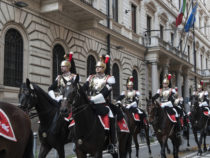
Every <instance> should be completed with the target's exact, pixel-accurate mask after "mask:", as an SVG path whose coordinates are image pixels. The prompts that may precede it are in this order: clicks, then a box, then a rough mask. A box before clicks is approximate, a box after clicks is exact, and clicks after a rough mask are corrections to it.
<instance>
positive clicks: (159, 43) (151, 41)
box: [144, 36, 188, 61]
mask: <svg viewBox="0 0 210 158" xmlns="http://www.w3.org/2000/svg"><path fill="white" fill-rule="evenodd" d="M144 45H145V46H146V47H148V48H149V47H162V48H164V49H166V50H168V51H169V52H171V53H173V54H175V55H177V56H179V57H180V58H182V59H184V60H186V61H188V56H187V55H186V54H184V53H182V52H181V51H180V50H179V49H177V48H176V47H174V46H173V45H172V44H171V43H170V42H166V41H164V40H162V39H160V37H158V36H151V37H145V38H144Z"/></svg>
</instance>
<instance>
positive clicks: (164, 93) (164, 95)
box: [160, 88, 171, 102]
mask: <svg viewBox="0 0 210 158" xmlns="http://www.w3.org/2000/svg"><path fill="white" fill-rule="evenodd" d="M170 93H171V89H170V88H169V89H165V90H164V89H163V90H162V92H161V95H160V98H161V102H167V101H168V98H169V96H170Z"/></svg>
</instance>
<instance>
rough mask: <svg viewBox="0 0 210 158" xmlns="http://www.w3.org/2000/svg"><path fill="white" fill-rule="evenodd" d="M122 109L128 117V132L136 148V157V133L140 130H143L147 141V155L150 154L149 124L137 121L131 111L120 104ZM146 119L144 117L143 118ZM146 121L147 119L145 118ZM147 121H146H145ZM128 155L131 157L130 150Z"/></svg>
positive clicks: (137, 146) (137, 149)
mask: <svg viewBox="0 0 210 158" xmlns="http://www.w3.org/2000/svg"><path fill="white" fill-rule="evenodd" d="M121 109H122V111H123V112H124V113H125V114H126V116H127V118H128V125H129V130H130V134H131V136H132V138H133V141H134V143H135V148H136V157H137V158H138V157H139V143H138V138H137V136H138V134H139V133H140V132H141V130H144V131H145V136H146V141H147V147H148V152H149V155H151V153H152V152H151V148H150V140H149V125H148V124H147V125H146V124H144V123H143V122H141V123H137V122H136V121H135V120H134V118H133V115H132V113H131V112H130V111H129V110H128V109H126V108H125V107H123V106H121ZM145 119H146V118H145ZM146 121H147V120H146ZM147 122H148V121H147ZM129 157H130V158H131V150H130V153H129Z"/></svg>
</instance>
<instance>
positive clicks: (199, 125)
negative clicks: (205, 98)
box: [190, 95, 209, 155]
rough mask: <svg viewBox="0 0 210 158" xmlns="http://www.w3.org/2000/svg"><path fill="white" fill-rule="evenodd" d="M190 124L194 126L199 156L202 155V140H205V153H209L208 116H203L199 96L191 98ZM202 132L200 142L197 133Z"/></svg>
mask: <svg viewBox="0 0 210 158" xmlns="http://www.w3.org/2000/svg"><path fill="white" fill-rule="evenodd" d="M190 112H191V113H190V122H191V125H192V131H193V134H194V138H195V142H196V143H197V146H198V153H197V155H202V149H201V145H202V140H203V139H204V147H203V150H204V152H205V151H207V147H206V130H207V127H208V119H209V118H208V116H205V115H204V114H203V109H202V108H201V107H199V102H198V96H195V95H193V96H192V97H191V106H190ZM198 131H200V140H199V141H198V136H197V132H198Z"/></svg>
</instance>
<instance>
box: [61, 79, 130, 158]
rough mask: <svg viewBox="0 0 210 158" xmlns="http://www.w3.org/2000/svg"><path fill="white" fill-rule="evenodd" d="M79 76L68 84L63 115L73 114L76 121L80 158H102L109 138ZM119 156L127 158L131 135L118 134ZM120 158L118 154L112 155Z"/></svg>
mask: <svg viewBox="0 0 210 158" xmlns="http://www.w3.org/2000/svg"><path fill="white" fill-rule="evenodd" d="M78 82H79V76H78V75H77V77H76V79H75V81H74V82H73V81H72V82H69V83H67V84H66V87H65V89H64V100H63V102H62V105H61V112H62V113H63V115H68V114H69V113H71V112H72V116H73V118H74V120H75V144H76V154H77V157H78V158H86V157H87V156H86V155H87V154H88V153H89V154H91V155H93V156H94V157H97V158H101V157H102V151H103V150H104V149H107V145H108V140H109V139H108V136H107V133H106V131H105V130H104V127H103V126H102V124H101V123H100V120H99V119H98V116H97V115H96V113H95V112H94V110H93V108H92V107H91V104H90V102H89V100H88V98H87V95H86V93H85V92H84V91H83V88H82V87H81V86H80V85H79V83H78ZM118 138H119V156H120V157H121V158H126V154H127V143H128V138H129V134H128V133H121V132H120V133H118ZM112 156H113V157H115V158H116V157H118V154H116V153H114V154H112Z"/></svg>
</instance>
